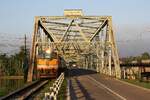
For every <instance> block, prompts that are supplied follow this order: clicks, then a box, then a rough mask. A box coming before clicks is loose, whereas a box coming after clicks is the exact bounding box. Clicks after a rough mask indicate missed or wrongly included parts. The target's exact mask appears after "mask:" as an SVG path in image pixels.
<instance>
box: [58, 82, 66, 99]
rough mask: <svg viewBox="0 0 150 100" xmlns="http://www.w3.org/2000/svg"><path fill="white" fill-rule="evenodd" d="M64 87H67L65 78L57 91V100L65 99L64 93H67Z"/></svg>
mask: <svg viewBox="0 0 150 100" xmlns="http://www.w3.org/2000/svg"><path fill="white" fill-rule="evenodd" d="M66 89H67V80H66V79H64V81H63V83H62V86H61V88H60V91H59V93H58V100H66V94H67V91H66Z"/></svg>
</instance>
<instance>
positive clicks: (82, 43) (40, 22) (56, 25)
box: [28, 10, 121, 81]
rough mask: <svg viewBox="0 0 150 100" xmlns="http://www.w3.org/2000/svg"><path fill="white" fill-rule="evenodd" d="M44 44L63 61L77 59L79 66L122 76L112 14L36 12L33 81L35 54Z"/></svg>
mask: <svg viewBox="0 0 150 100" xmlns="http://www.w3.org/2000/svg"><path fill="white" fill-rule="evenodd" d="M75 11H76V10H75ZM45 48H53V49H54V50H55V51H57V53H58V54H59V55H60V56H61V57H63V58H64V59H65V61H66V62H71V61H73V62H76V63H77V64H78V66H79V67H80V68H84V69H91V70H96V71H97V72H100V73H103V74H107V75H110V76H115V77H117V78H120V77H121V71H120V64H119V57H118V52H117V47H116V43H115V34H114V31H113V28H112V17H111V16H85V15H83V14H74V13H72V14H68V15H67V14H66V15H65V14H64V16H36V17H35V21H34V32H33V35H32V48H31V54H30V66H29V71H28V81H32V77H33V70H34V69H36V68H34V66H35V61H36V57H37V55H38V54H39V53H40V52H41V51H42V50H44V49H45ZM112 64H114V66H112Z"/></svg>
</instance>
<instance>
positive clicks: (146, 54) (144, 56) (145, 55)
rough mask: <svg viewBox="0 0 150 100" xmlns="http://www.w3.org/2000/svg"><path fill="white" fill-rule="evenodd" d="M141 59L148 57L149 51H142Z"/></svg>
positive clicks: (149, 57) (149, 56)
mask: <svg viewBox="0 0 150 100" xmlns="http://www.w3.org/2000/svg"><path fill="white" fill-rule="evenodd" d="M141 59H144V60H145V59H150V55H149V53H148V52H144V53H142V56H141Z"/></svg>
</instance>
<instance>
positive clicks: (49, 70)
mask: <svg viewBox="0 0 150 100" xmlns="http://www.w3.org/2000/svg"><path fill="white" fill-rule="evenodd" d="M62 61H63V60H61V57H60V56H58V54H57V53H56V52H52V51H46V52H45V54H44V56H42V57H38V58H37V73H38V77H40V78H56V77H57V76H58V75H59V74H60V72H61V71H62V69H64V62H62Z"/></svg>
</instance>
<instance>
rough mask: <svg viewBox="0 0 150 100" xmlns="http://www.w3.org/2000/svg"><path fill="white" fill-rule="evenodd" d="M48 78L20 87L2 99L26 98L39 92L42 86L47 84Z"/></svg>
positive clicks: (0, 99) (23, 99)
mask: <svg viewBox="0 0 150 100" xmlns="http://www.w3.org/2000/svg"><path fill="white" fill-rule="evenodd" d="M47 83H48V80H38V81H35V82H33V83H31V84H28V85H27V86H25V87H23V88H21V89H18V90H16V91H14V92H12V93H10V94H8V95H6V96H4V97H2V98H0V100H25V99H27V98H29V97H30V96H31V95H33V94H34V93H35V92H37V91H38V90H39V89H40V88H41V87H42V86H44V85H46V84H47Z"/></svg>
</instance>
